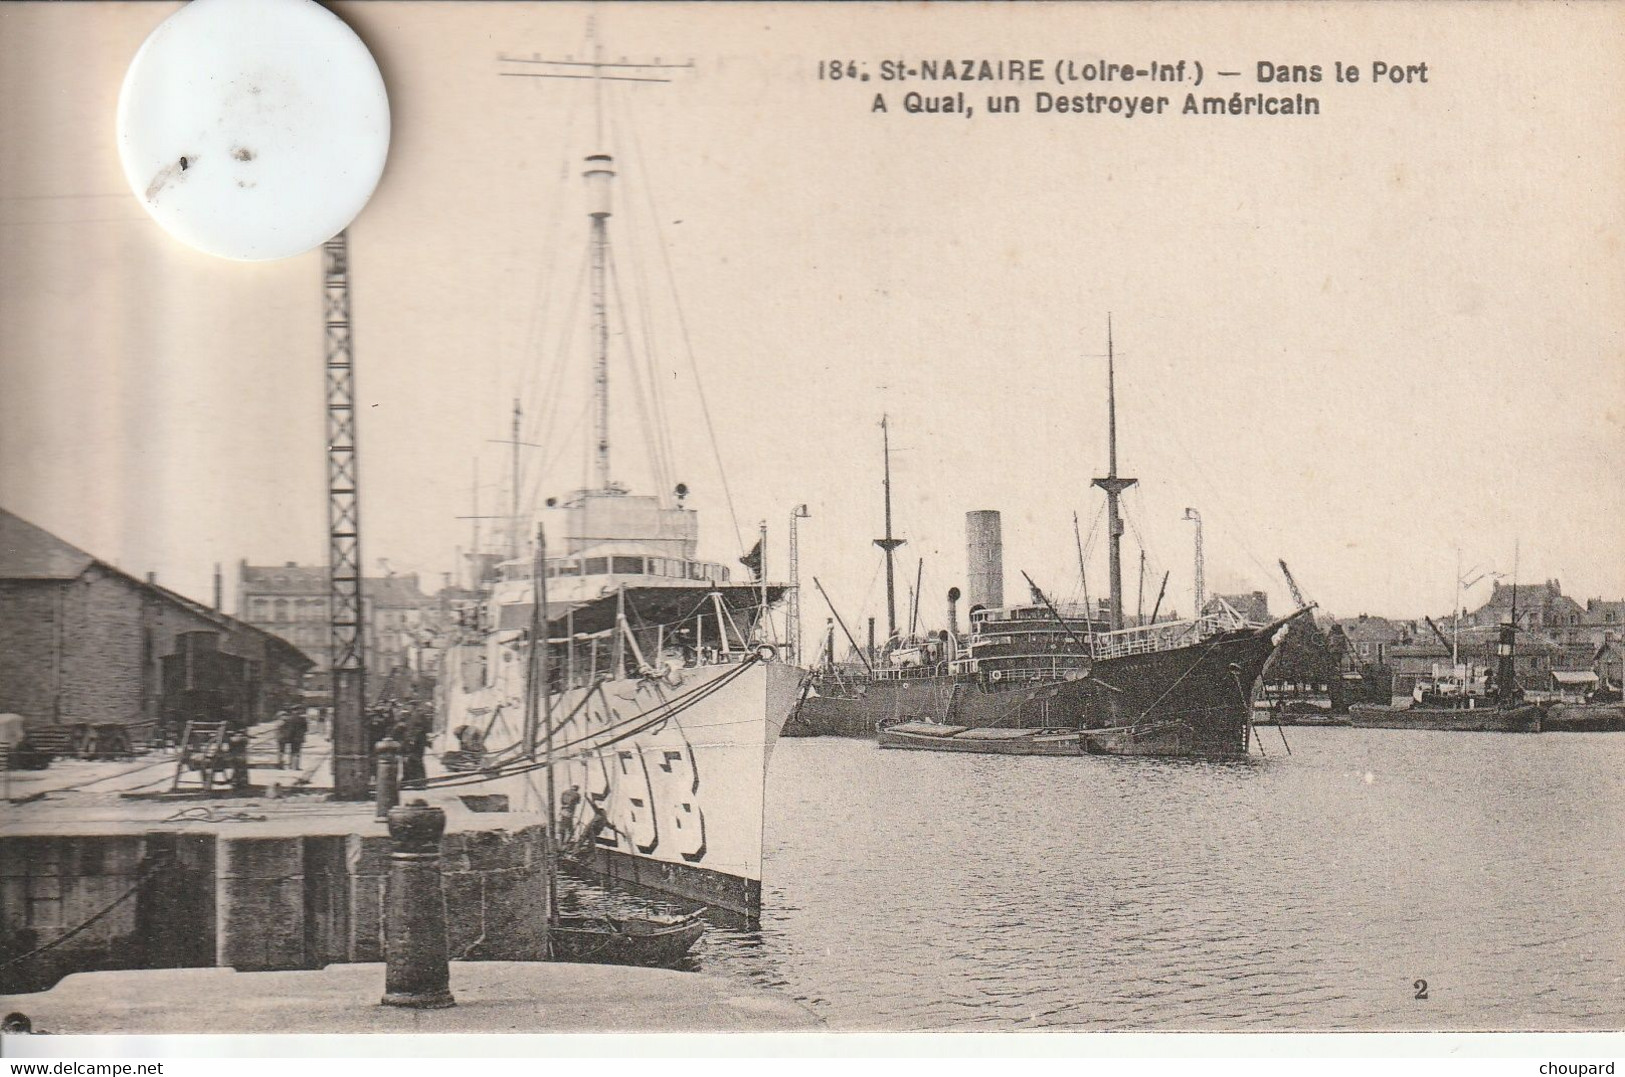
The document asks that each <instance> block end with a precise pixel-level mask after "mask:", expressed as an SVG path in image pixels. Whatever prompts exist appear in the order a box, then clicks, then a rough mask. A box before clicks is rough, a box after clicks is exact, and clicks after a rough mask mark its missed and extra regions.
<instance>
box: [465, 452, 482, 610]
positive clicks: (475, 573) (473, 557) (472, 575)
mask: <svg viewBox="0 0 1625 1077" xmlns="http://www.w3.org/2000/svg"><path fill="white" fill-rule="evenodd" d="M473 501H474V506H473V512H474V515H473V516H471V517H469V518H470V519H471V520H473V521H474V539H473V544H472V545H471V546H469V550H470V551H471V552H470V554H469V563H470V564H471V565H472V566H473V568H472V570H471V571H470V572H469V581H468V589H469V590H470V591H478V590H479V589H480V577H481V575H482V573H481V572H480V568H481V562H480V458H479V457H477V456H476V457H474V496H473Z"/></svg>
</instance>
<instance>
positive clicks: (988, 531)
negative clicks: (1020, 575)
mask: <svg viewBox="0 0 1625 1077" xmlns="http://www.w3.org/2000/svg"><path fill="white" fill-rule="evenodd" d="M965 580H966V585H967V587H968V588H969V590H970V602H971V605H972V606H985V607H987V608H989V609H998V608H999V607H1001V606H1003V605H1004V534H1003V529H1002V527H1001V525H1000V523H999V514H998V512H997V511H996V510H994V509H977V510H975V511H973V512H967V513H965Z"/></svg>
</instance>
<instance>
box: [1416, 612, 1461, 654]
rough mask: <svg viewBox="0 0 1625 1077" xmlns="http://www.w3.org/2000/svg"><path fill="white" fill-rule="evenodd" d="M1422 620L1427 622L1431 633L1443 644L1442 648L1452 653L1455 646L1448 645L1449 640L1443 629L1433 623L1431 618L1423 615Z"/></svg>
mask: <svg viewBox="0 0 1625 1077" xmlns="http://www.w3.org/2000/svg"><path fill="white" fill-rule="evenodd" d="M1422 620H1424V621H1426V622H1427V623H1428V627H1429V628H1431V629H1433V634H1434V635H1435V636H1438V637H1439V642H1440V643H1442V644H1444V649H1445V650H1447V651H1451V652H1452V653H1453V652H1454V650H1455V648H1453V647H1452V646H1451V645H1450V640H1449V638H1448V637H1446V636H1445V634H1444V632H1443V630H1441V629H1440V628H1439V626H1438V625H1436V624H1434V623H1433V618H1431V617H1426V616H1424V617H1423V618H1422Z"/></svg>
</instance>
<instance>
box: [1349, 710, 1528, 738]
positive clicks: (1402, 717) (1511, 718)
mask: <svg viewBox="0 0 1625 1077" xmlns="http://www.w3.org/2000/svg"><path fill="white" fill-rule="evenodd" d="M1544 712H1545V708H1543V707H1542V706H1541V705H1540V704H1538V703H1520V704H1517V705H1514V706H1496V705H1494V704H1490V705H1486V706H1482V707H1422V706H1410V707H1394V706H1384V705H1382V704H1380V703H1353V704H1350V705H1349V724H1350V725H1353V726H1355V727H1357V728H1360V729H1433V730H1442V731H1446V732H1454V733H1539V732H1541V731H1542V729H1543V726H1544V722H1543V715H1544Z"/></svg>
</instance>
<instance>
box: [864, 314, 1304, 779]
mask: <svg viewBox="0 0 1625 1077" xmlns="http://www.w3.org/2000/svg"><path fill="white" fill-rule="evenodd" d="M1106 369H1107V408H1108V418H1109V431H1110V434H1109V464H1110V467H1109V468H1108V471H1107V474H1106V475H1105V476H1104V477H1101V478H1097V479H1095V480H1094V485H1096V486H1098V487H1100V488H1101V489H1102V490H1104V491H1105V493H1106V506H1107V523H1108V530H1107V536H1108V540H1109V542H1110V568H1111V594H1110V604H1109V617H1108V619H1107V620H1106V621H1104V622H1103V621H1101V620H1099V619H1097V618H1096V617H1095V616H1094V615H1093V611H1090V610H1087V609H1086V610H1085V611H1084V612H1083V615H1082V616H1079V615H1078V614H1077V612H1076V611H1070V612H1069V613H1068V614H1065V615H1063V614H1062V612H1061V611H1060V610H1059V609H1057V608H1056V606H1055V604H1054V603H1053V602H1051V601H1050V600H1049V599H1048V598H1047V597H1045V595H1044V594H1043V592H1042V591H1040V590H1039V589H1038V588H1037V587H1036V586H1035V585H1033V583H1032V580H1031V579H1030V578H1028V580H1027V583H1028V585H1029V587H1030V588H1031V590H1032V593H1033V601H1032V603H1030V604H1027V605H1016V606H1009V607H1005V606H1003V604H1002V603H1003V595H1002V590H1003V570H1002V567H1001V565H1000V561H1001V559H1002V543H1001V539H1000V535H999V526H998V514H997V513H991V512H975V513H971V514H970V515H969V517H968V520H967V523H968V542H967V545H968V547H969V551H970V557H971V561H972V564H971V577H972V579H971V592H972V593H971V599H972V606H971V611H970V630H969V633H968V635H967V636H966V638H965V639H964V640H960V639H958V638H957V636H956V634H955V632H954V631H952V630H951V631H950V632H948V633H946V634H945V635H946V638H942V639H940V640H939V644H940V646H938V647H937V648H935V649H928V650H927V652H926V654H927V656H928V657H931V658H934V659H935V664H934V665H927V664H921V665H898V666H893V667H892V668H885V669H877V670H875V671H874V672H873V674H872V675H871V677H870V681H869V696H870V698H871V699H873V700H874V706H875V709H876V710H878V711H882V713H880V714H878V715H877V716H876V718H877V721H878V722H880V723H883V727H882V728H880V729H879V731H878V732H879V740H880V745H881V747H884V748H917V749H928V750H937V751H974V752H991V753H998V754H1023V755H1025V754H1045V755H1052V754H1085V753H1088V754H1102V755H1168V756H1205V757H1226V756H1245V755H1246V754H1247V752H1248V747H1249V742H1250V739H1251V735H1252V724H1251V721H1252V707H1253V691H1254V687H1255V685H1256V684H1257V683H1258V679H1259V676H1260V675H1261V673H1262V672H1263V669H1264V665H1265V663H1266V662H1268V661H1269V659H1270V656H1271V655H1272V654H1274V653H1275V649H1276V648H1277V647H1278V646H1279V645H1280V642H1281V640H1282V639H1283V638H1284V637H1285V635H1286V630H1287V626H1288V624H1289V623H1290V622H1291V621H1293V620H1294V619H1296V618H1298V617H1301V616H1303V615H1304V614H1306V613H1307V612H1308V611H1309V609H1310V608H1311V607H1304V608H1300V609H1298V610H1296V611H1294V612H1293V613H1291V614H1289V615H1288V616H1286V617H1283V618H1280V619H1278V620H1276V621H1273V622H1271V623H1269V624H1253V623H1250V622H1248V621H1247V619H1246V618H1245V617H1243V616H1242V615H1241V614H1240V613H1239V612H1237V611H1236V610H1235V609H1234V608H1233V607H1230V606H1229V605H1228V604H1226V603H1224V602H1223V601H1222V600H1221V601H1219V602H1217V603H1216V604H1215V605H1216V609H1215V610H1214V611H1213V612H1209V613H1203V612H1201V611H1200V610H1199V611H1197V616H1196V617H1194V618H1191V619H1188V620H1179V621H1162V622H1158V621H1157V620H1156V611H1155V610H1153V611H1152V616H1151V620H1150V622H1149V623H1147V624H1143V625H1133V626H1125V624H1124V616H1123V604H1122V599H1121V596H1122V593H1123V590H1122V537H1123V531H1124V526H1123V520H1122V516H1121V511H1120V504H1119V499H1120V498H1121V496H1122V493H1123V491H1124V490H1126V489H1128V488H1129V487H1131V486H1133V485H1134V484H1135V483H1136V482H1137V481H1138V480H1137V479H1132V478H1128V477H1126V476H1122V475H1119V474H1118V472H1117V390H1116V367H1115V359H1114V357H1113V353H1112V339H1111V334H1110V330H1109V328H1108V332H1107V368H1106ZM954 597H956V596H953V595H950V610H952V600H953V598H954ZM949 620H950V622H952V621H953V613H952V612H950V615H949ZM884 712H891V713H884ZM899 719H901V720H899ZM1010 731H1022V732H1021V733H1019V734H1016V733H1011V732H1010ZM1032 731H1043V732H1042V734H1040V735H1034V733H1033V732H1032Z"/></svg>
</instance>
